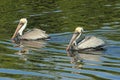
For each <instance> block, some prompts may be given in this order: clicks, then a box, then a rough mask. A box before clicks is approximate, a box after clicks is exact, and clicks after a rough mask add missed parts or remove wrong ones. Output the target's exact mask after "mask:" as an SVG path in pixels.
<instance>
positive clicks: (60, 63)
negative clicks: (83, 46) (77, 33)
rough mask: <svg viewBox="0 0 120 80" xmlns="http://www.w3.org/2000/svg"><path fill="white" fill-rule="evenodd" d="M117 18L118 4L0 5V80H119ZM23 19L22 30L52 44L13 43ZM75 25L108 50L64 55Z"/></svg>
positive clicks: (44, 1) (34, 0)
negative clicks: (36, 30) (40, 33)
mask: <svg viewBox="0 0 120 80" xmlns="http://www.w3.org/2000/svg"><path fill="white" fill-rule="evenodd" d="M119 13H120V1H119V0H96V1H95V0H4V1H3V0H1V1H0V80H33V79H35V80H119V79H120V15H119ZM23 17H25V18H27V19H28V25H27V28H26V30H29V29H32V28H34V27H36V28H40V29H42V30H45V31H46V32H47V33H48V34H49V35H50V36H51V39H50V40H47V41H32V42H31V41H27V42H26V41H25V42H22V43H21V46H18V45H17V44H15V43H12V42H11V40H10V38H11V36H12V35H13V33H14V31H15V29H16V26H17V24H18V22H19V19H20V18H23ZM77 26H82V27H83V28H84V30H85V32H84V34H85V35H94V36H97V37H100V38H101V39H103V40H105V41H106V43H107V49H106V50H105V51H95V52H81V53H80V52H79V53H78V52H73V53H72V54H70V53H68V52H66V50H65V48H66V46H67V45H68V43H69V40H70V38H71V36H72V32H73V31H74V29H75V28H76V27H77Z"/></svg>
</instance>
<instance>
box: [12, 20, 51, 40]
mask: <svg viewBox="0 0 120 80" xmlns="http://www.w3.org/2000/svg"><path fill="white" fill-rule="evenodd" d="M26 26H27V19H26V18H22V19H20V21H19V24H18V26H17V28H16V31H15V33H14V34H13V36H12V40H13V41H15V38H16V37H17V38H19V40H38V39H46V38H48V37H49V36H48V35H47V34H46V33H45V31H43V30H41V29H37V28H35V29H33V30H31V31H28V32H26V33H25V34H23V30H24V29H25V28H26Z"/></svg>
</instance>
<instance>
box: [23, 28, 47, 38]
mask: <svg viewBox="0 0 120 80" xmlns="http://www.w3.org/2000/svg"><path fill="white" fill-rule="evenodd" d="M44 38H48V35H47V34H46V33H45V31H43V30H41V29H36V28H35V29H33V30H32V31H29V32H26V33H25V34H24V35H22V36H21V39H26V40H36V39H44Z"/></svg>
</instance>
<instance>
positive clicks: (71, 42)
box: [66, 32, 80, 51]
mask: <svg viewBox="0 0 120 80" xmlns="http://www.w3.org/2000/svg"><path fill="white" fill-rule="evenodd" d="M79 34H80V33H78V32H77V33H76V32H75V33H74V34H73V36H72V38H71V40H70V43H69V45H68V46H67V48H66V50H67V51H68V50H70V48H71V46H72V45H73V42H74V41H76V39H77V37H78V36H79Z"/></svg>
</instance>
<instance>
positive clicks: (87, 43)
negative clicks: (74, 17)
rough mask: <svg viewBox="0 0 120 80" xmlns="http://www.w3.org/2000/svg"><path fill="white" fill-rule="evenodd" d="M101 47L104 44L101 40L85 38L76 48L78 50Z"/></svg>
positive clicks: (91, 37) (92, 37) (90, 37)
mask: <svg viewBox="0 0 120 80" xmlns="http://www.w3.org/2000/svg"><path fill="white" fill-rule="evenodd" d="M103 45H105V42H104V41H103V40H102V39H99V38H97V37H95V36H89V37H85V39H84V40H83V41H82V42H80V43H78V48H79V49H85V48H95V47H98V46H103Z"/></svg>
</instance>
